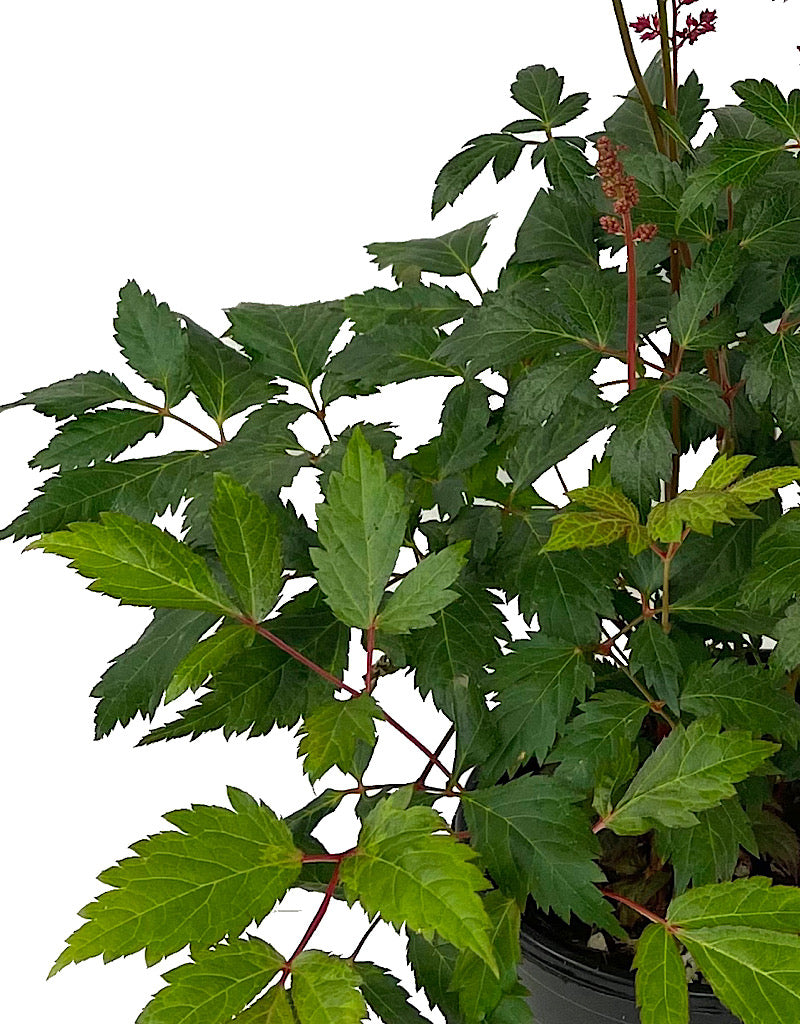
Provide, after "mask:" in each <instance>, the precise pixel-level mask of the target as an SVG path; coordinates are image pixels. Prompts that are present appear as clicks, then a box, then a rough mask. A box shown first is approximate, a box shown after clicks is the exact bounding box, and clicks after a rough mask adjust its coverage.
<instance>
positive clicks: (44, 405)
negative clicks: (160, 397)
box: [0, 370, 139, 420]
mask: <svg viewBox="0 0 800 1024" xmlns="http://www.w3.org/2000/svg"><path fill="white" fill-rule="evenodd" d="M119 401H122V402H137V403H138V401H139V400H138V399H137V398H136V397H135V396H134V395H132V394H131V392H130V391H129V390H128V389H127V388H126V387H125V385H124V384H123V383H122V381H121V380H119V379H118V378H117V377H116V376H115V375H114V374H113V373H106V371H105V370H90V371H89V372H88V373H79V374H78V375H77V376H75V377H69V378H68V379H67V380H59V381H56V383H55V384H48V385H47V387H44V388H36V389H35V390H33V391H27V392H26V393H25V394H24V395H23V396H22V398H19V399H17V401H16V402H9V403H8V404H7V405H0V412H5V410H6V409H16V408H18V407H19V406H22V405H32V406H33V407H34V409H35V410H36V411H37V412H41V413H43V414H44V415H45V416H55V418H56V419H58V420H63V419H66V418H67V417H68V416H80V414H81V413H82V412H86V411H87V410H88V409H96V408H98V407H99V406H101V405H108V403H109V402H119Z"/></svg>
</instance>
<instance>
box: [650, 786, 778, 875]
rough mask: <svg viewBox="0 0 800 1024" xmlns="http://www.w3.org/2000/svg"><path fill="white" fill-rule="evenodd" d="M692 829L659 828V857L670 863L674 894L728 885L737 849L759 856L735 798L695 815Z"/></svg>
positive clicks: (736, 860)
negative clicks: (704, 886)
mask: <svg viewBox="0 0 800 1024" xmlns="http://www.w3.org/2000/svg"><path fill="white" fill-rule="evenodd" d="M697 819H698V822H699V824H697V825H695V826H694V827H693V828H676V829H659V830H658V832H657V846H658V853H659V856H660V857H662V858H663V859H664V860H667V859H669V860H670V861H671V862H672V870H673V873H674V879H675V887H674V891H675V893H676V894H678V893H682V892H683V891H684V890H685V889H686V888H687V886H688V885H689V884H691V885H693V886H695V887H697V886H699V885H709V884H710V883H712V882H729V881H730V880H731V878H733V872H734V870H735V869H736V865H737V863H738V861H739V848H740V847H741V846H743V847H744V848H745V849H746V850H749V851H750V853H753V854H757V853H758V845H757V843H756V838H755V836H754V835H753V828H752V826H751V824H750V821H749V819H748V817H747V815H746V814H745V813H744V811H743V810H742V805H741V804H740V803H739V800H738V798H737V797H732V798H731V799H730V800H723V802H722V803H721V804H720V805H719V807H710V808H709V809H708V810H707V811H700V812H699V813H698V815H697Z"/></svg>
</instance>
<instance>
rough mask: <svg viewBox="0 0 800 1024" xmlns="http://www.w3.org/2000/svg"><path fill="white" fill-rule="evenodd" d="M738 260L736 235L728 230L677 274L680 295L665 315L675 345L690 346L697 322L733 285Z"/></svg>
mask: <svg viewBox="0 0 800 1024" xmlns="http://www.w3.org/2000/svg"><path fill="white" fill-rule="evenodd" d="M741 263H742V255H741V250H740V249H739V246H738V243H737V238H736V236H735V235H734V234H732V233H730V232H728V233H727V234H725V235H723V236H721V237H720V238H717V239H715V240H714V241H713V242H712V243H711V245H710V246H709V247H708V248H707V249H705V250H703V253H702V255H701V256H700V257H699V259H698V260H697V262H696V263H695V264H694V265H693V266H692V269H691V270H688V271H685V273H684V274H683V275H682V276H681V291H680V298H679V299H678V301H677V303H676V304H675V306H674V307H673V309H672V310H671V311H670V314H669V329H670V333H671V334H672V337H673V340H674V341H675V343H676V344H677V345H681V346H682V347H684V348H686V347H687V346H688V345H691V343H692V342H693V340H694V338H695V337H696V335H697V332H698V330H699V328H700V321H701V320H703V319H704V318H705V317H706V316H708V315H709V313H710V312H711V310H712V308H713V307H714V306H715V305H717V304H718V303H720V302H722V300H723V299H724V298H725V296H726V295H727V293H728V292H729V291H730V289H731V288H732V287H733V284H734V282H735V281H736V278H737V277H738V276H739V271H740V269H741Z"/></svg>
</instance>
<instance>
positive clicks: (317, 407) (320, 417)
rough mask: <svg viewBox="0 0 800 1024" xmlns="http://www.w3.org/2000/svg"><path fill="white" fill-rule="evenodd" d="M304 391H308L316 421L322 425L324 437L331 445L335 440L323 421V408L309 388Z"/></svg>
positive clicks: (324, 420) (326, 423) (325, 421)
mask: <svg viewBox="0 0 800 1024" xmlns="http://www.w3.org/2000/svg"><path fill="white" fill-rule="evenodd" d="M306 391H308V393H309V395H310V397H311V401H312V402H313V403H314V412H315V414H316V417H317V419H318V420H319V421H320V423H321V424H322V429H323V430H324V431H325V434H326V436H327V438H328V441H329V443H330V444H333V442H334V440H335V439H334V436H333V434H332V433H331V431H330V427H329V426H328V422H327V420H326V419H325V406H324V405H320V403H319V402H318V401H317V399H316V396H315V395H314V392H313V391H312V390H311V388H310V387H307V388H306Z"/></svg>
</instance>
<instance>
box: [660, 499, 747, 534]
mask: <svg viewBox="0 0 800 1024" xmlns="http://www.w3.org/2000/svg"><path fill="white" fill-rule="evenodd" d="M751 518H755V515H754V513H752V512H750V511H749V509H748V508H747V506H746V505H745V504H744V502H743V501H741V500H740V499H739V498H738V497H736V495H734V494H732V493H731V492H730V491H704V490H699V489H698V488H694V489H692V490H691V491H683V492H682V493H681V494H679V495H678V496H677V497H676V498H673V499H672V500H671V501H662V502H659V504H658V505H656V506H655V507H654V508H653V510H652V511H651V512H650V515H649V516H648V517H647V531H648V533H649V534H650V536H651V537H653V538H655V540H660V541H664V542H666V543H680V542H681V540H682V539H683V531H684V524H685V525H686V526H688V527H689V529H691V530H695V531H696V532H697V533H702V534H706V535H707V536H710V535H711V533H712V532H713V528H714V525H715V524H716V523H727V524H728V525H730V524H732V523H733V521H734V519H751Z"/></svg>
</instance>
